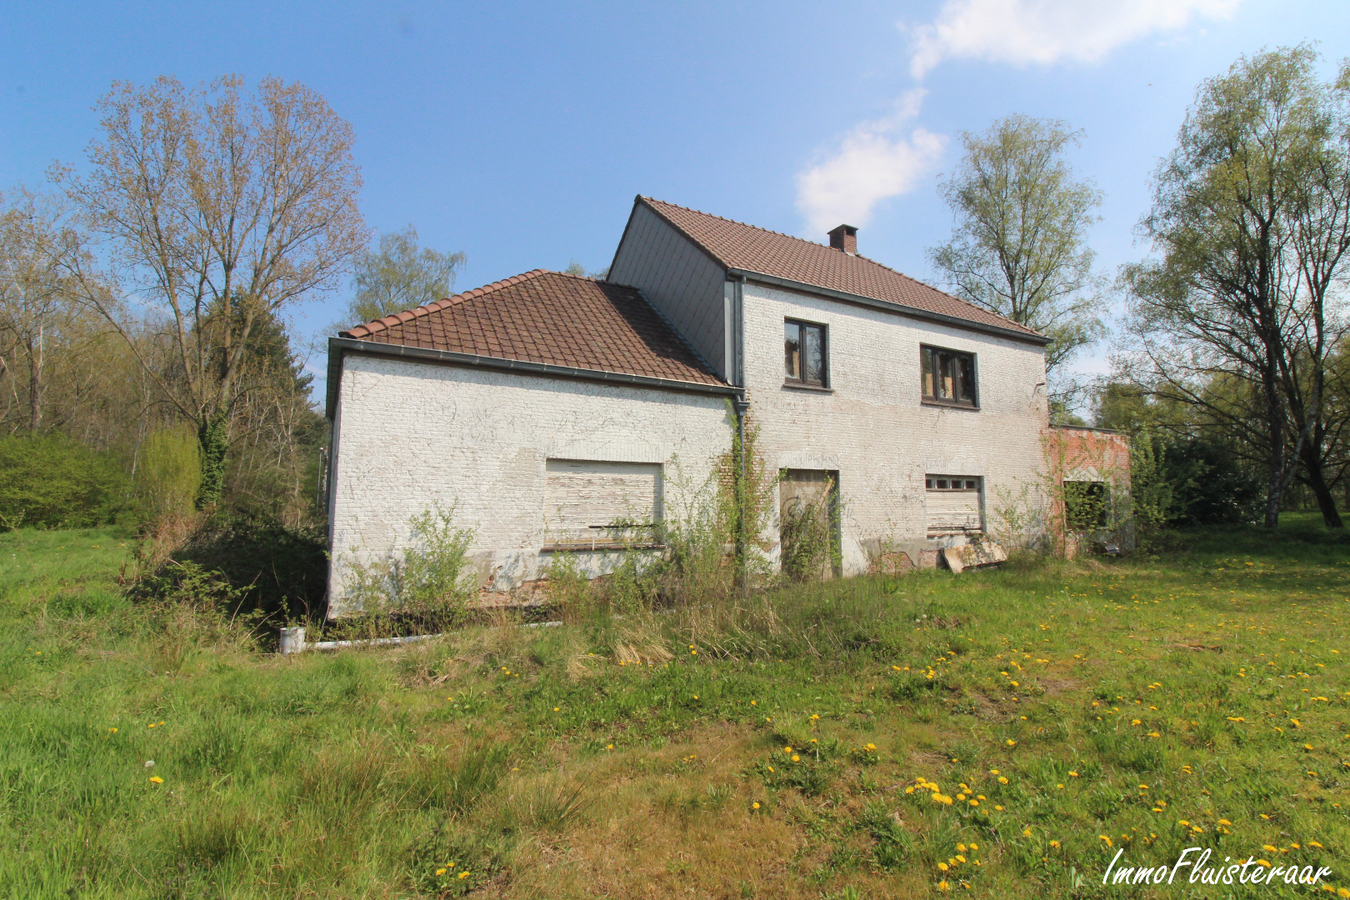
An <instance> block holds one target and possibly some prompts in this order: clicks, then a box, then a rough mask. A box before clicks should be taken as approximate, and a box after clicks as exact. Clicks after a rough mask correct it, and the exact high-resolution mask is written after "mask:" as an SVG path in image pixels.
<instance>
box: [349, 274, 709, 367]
mask: <svg viewBox="0 0 1350 900" xmlns="http://www.w3.org/2000/svg"><path fill="white" fill-rule="evenodd" d="M340 336H341V337H350V338H356V339H359V340H364V341H371V342H373V343H380V344H398V345H402V346H405V347H421V348H424V349H427V350H444V351H450V352H454V353H467V354H472V355H474V356H486V357H494V358H497V359H511V360H521V361H524V362H532V363H542V364H545V365H556V366H566V367H568V368H574V369H589V370H593V371H599V372H611V373H618V374H624V375H638V376H642V377H647V378H663V379H667V380H671V381H684V382H692V383H695V384H713V385H721V384H723V382H722V381H721V380H720V379H719V378H718V377H717V376H716V375H714V374H712V372H710V371H709V370H708V368H707V367H706V366H704V365H703V363H701V362H700V361H699V359H698V357H697V356H695V355H694V352H693V351H692V350H691V349H689V347H688V346H687V345H686V344H685V343H684V342H683V341H681V340H680V338H679V337H678V336H677V335H676V334H675V332H674V331H673V330H672V329H671V328H670V326H669V325H667V324H666V323H665V321H663V320H662V319H661V317H660V316H658V315H657V313H656V311H655V310H654V309H652V307H651V306H649V305H648V304H647V301H646V300H644V299H643V297H642V294H641V293H639V292H638V290H637V289H636V288H631V287H623V286H621V285H617V284H609V283H607V282H603V281H595V280H593V279H590V278H582V277H579V276H576V275H565V274H563V273H561V272H550V271H547V270H545V269H535V270H534V271H532V272H526V273H525V274H523V275H515V276H512V277H511V278H507V279H505V280H503V281H496V282H493V283H492V284H489V285H487V286H485V287H480V288H474V289H473V290H471V291H465V292H464V293H462V294H456V295H455V296H453V297H450V298H448V299H446V300H437V301H436V302H434V303H428V304H427V305H425V306H419V307H417V308H416V309H410V310H408V311H406V312H401V313H396V314H394V315H392V316H385V317H384V318H383V319H377V320H375V321H374V322H367V323H366V324H364V325H357V326H355V327H354V328H349V329H347V330H346V331H344V332H342V333H341V335H340Z"/></svg>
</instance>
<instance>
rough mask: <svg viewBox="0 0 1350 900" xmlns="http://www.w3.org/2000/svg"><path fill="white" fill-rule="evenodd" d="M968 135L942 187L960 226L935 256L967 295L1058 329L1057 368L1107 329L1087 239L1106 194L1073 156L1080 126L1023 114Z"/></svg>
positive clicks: (1049, 357) (1053, 333)
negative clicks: (1078, 174)
mask: <svg viewBox="0 0 1350 900" xmlns="http://www.w3.org/2000/svg"><path fill="white" fill-rule="evenodd" d="M962 142H963V144H964V147H965V155H964V156H963V157H962V159H961V162H960V164H959V165H958V166H957V168H956V170H955V171H954V172H953V173H952V174H951V175H950V176H949V177H947V178H945V179H944V180H943V181H942V182H941V183H940V184H939V188H938V190H939V192H940V193H941V195H942V197H943V199H945V200H946V201H947V204H948V205H949V206H950V207H951V209H952V213H953V215H954V216H955V218H956V227H955V229H954V231H953V234H952V238H951V240H950V241H948V242H947V243H945V244H943V245H941V246H939V247H933V248H931V249H930V250H929V251H928V255H929V259H930V260H931V261H932V263H933V265H934V266H935V267H936V268H937V269H938V271H939V272H940V273H941V274H942V275H944V276H945V277H946V279H947V280H948V282H949V283H950V284H951V286H952V290H953V292H954V293H955V294H956V295H957V296H959V297H962V298H963V299H966V300H969V301H971V302H972V303H977V304H979V305H980V306H983V307H985V308H987V309H990V310H993V311H994V312H996V313H999V314H1000V315H1004V316H1007V317H1008V318H1010V319H1012V320H1013V321H1014V322H1018V323H1020V324H1022V325H1026V326H1027V327H1028V328H1034V329H1036V330H1037V331H1040V332H1042V333H1043V334H1045V335H1046V336H1047V337H1050V338H1051V339H1052V342H1051V344H1050V345H1049V346H1048V347H1047V348H1046V353H1045V369H1046V372H1047V373H1053V372H1054V371H1055V370H1056V369H1057V368H1058V367H1059V366H1061V365H1062V364H1063V363H1064V362H1065V361H1067V360H1068V359H1069V358H1070V357H1071V356H1072V355H1073V354H1074V352H1075V351H1077V350H1079V349H1081V348H1082V347H1084V346H1086V345H1088V344H1091V343H1092V342H1093V341H1095V340H1096V339H1097V338H1098V337H1100V336H1101V334H1102V331H1103V329H1102V325H1101V320H1100V319H1099V318H1098V317H1097V310H1098V308H1099V300H1100V293H1101V280H1100V279H1099V278H1096V277H1095V276H1094V275H1093V271H1092V262H1093V258H1094V254H1093V252H1092V250H1091V249H1089V248H1088V246H1087V230H1088V228H1089V227H1090V226H1091V225H1092V223H1093V222H1095V221H1096V218H1097V217H1096V215H1095V212H1094V211H1095V210H1096V208H1097V207H1098V205H1100V203H1101V193H1100V192H1099V191H1098V190H1097V189H1096V188H1095V187H1094V186H1093V185H1092V183H1091V182H1089V181H1084V180H1081V179H1078V178H1075V177H1074V173H1073V170H1072V169H1071V168H1070V166H1069V164H1068V162H1067V161H1066V160H1065V159H1064V154H1065V151H1066V150H1068V148H1069V147H1071V146H1073V145H1075V144H1076V143H1077V142H1078V134H1077V133H1076V132H1073V131H1070V130H1069V129H1068V128H1067V127H1066V126H1065V125H1064V123H1062V122H1057V121H1051V120H1044V119H1032V118H1028V117H1026V116H1020V115H1014V116H1009V117H1007V118H1006V119H1001V120H999V121H997V122H995V123H994V124H993V126H992V127H991V128H990V129H989V130H988V131H987V132H985V133H984V134H971V133H969V132H967V133H966V134H964V135H963V136H962Z"/></svg>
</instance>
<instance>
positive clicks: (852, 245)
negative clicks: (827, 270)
mask: <svg viewBox="0 0 1350 900" xmlns="http://www.w3.org/2000/svg"><path fill="white" fill-rule="evenodd" d="M830 246H831V247H833V248H834V249H836V250H843V251H844V252H845V253H847V254H848V255H849V256H857V255H858V229H856V228H854V227H853V226H852V225H840V226H839V227H838V228H835V229H834V230H833V231H831V232H830Z"/></svg>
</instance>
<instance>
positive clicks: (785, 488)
mask: <svg viewBox="0 0 1350 900" xmlns="http://www.w3.org/2000/svg"><path fill="white" fill-rule="evenodd" d="M838 485H839V473H838V472H831V471H828V470H825V469H784V470H783V471H782V472H780V473H779V480H778V529H779V538H780V541H781V544H782V557H781V558H782V566H783V572H784V574H786V575H788V576H790V577H792V578H797V579H801V580H807V579H813V578H831V577H835V576H837V575H839V574H840V571H839V566H840V557H839V490H838Z"/></svg>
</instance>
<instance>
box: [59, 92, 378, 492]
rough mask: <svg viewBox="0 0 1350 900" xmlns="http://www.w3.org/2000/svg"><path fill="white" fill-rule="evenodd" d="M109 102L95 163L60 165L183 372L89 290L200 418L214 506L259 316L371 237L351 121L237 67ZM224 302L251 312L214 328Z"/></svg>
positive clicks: (315, 99)
mask: <svg viewBox="0 0 1350 900" xmlns="http://www.w3.org/2000/svg"><path fill="white" fill-rule="evenodd" d="M97 108H98V111H99V113H100V114H101V120H100V133H99V136H98V137H97V138H95V140H94V141H93V142H92V143H91V144H90V145H89V148H88V157H89V163H90V171H89V174H88V175H87V176H84V177H80V176H77V175H76V174H75V173H74V172H73V171H72V170H71V169H69V168H64V167H56V168H55V169H54V170H53V173H52V175H53V178H54V180H55V181H57V183H59V184H60V185H61V186H62V187H63V188H64V189H65V191H66V194H67V196H68V197H69V198H70V199H71V200H72V201H73V202H74V203H76V204H77V205H78V206H79V207H80V209H81V210H82V211H83V213H84V215H85V217H86V221H87V222H88V225H89V227H90V228H91V229H92V230H93V231H94V232H95V233H96V234H98V235H100V236H102V237H103V238H105V239H106V241H107V243H108V246H109V248H110V251H111V256H112V259H113V261H114V262H115V263H116V264H117V266H118V268H119V269H120V271H121V272H122V273H123V274H124V275H125V277H126V278H127V279H129V282H130V283H131V284H132V285H134V287H135V289H136V291H137V294H138V296H139V298H140V299H141V300H143V302H144V303H145V304H146V306H147V307H148V308H149V310H150V311H151V315H152V316H154V317H157V318H158V320H159V321H160V322H161V323H162V328H161V329H160V332H159V336H158V337H159V340H160V341H161V342H163V343H165V344H167V345H168V347H169V350H170V352H171V354H172V355H173V357H174V359H175V364H176V366H177V368H178V371H179V375H180V377H178V378H172V379H171V378H168V377H166V375H165V373H164V370H163V369H162V368H161V367H160V366H158V365H156V364H155V363H154V361H153V360H152V359H150V358H149V356H147V355H146V353H145V351H144V350H143V348H142V347H141V346H140V344H139V343H138V342H137V341H136V340H134V339H133V332H134V331H135V321H136V316H135V315H134V314H133V313H132V312H130V311H128V310H127V309H126V308H125V307H122V306H119V305H117V304H114V303H112V302H106V301H104V300H102V299H100V298H98V297H96V296H93V295H91V296H90V297H89V298H88V299H89V300H90V302H91V303H93V304H94V305H95V307H96V308H97V309H98V310H99V311H100V312H101V313H102V314H103V315H104V316H105V317H106V318H107V320H108V321H109V322H110V323H111V324H112V326H113V327H114V328H115V329H116V330H117V331H118V332H120V333H121V334H122V335H123V336H124V337H125V338H126V340H127V344H128V346H129V347H131V348H132V349H133V351H134V352H135V353H136V355H137V358H138V360H140V362H141V364H142V367H143V369H144V371H145V372H146V373H147V375H148V377H149V378H151V379H152V380H153V381H154V382H155V383H156V386H157V388H158V389H159V391H160V392H161V393H162V394H163V396H164V397H166V398H167V399H168V401H169V402H170V403H172V404H173V406H174V407H176V409H177V410H178V412H179V413H180V414H181V415H182V416H184V417H185V418H187V419H188V420H190V421H191V422H193V423H194V424H195V425H196V427H197V430H198V436H199V441H200V444H201V460H202V475H203V477H202V483H201V489H200V496H199V502H200V503H201V504H203V505H209V504H212V503H215V502H216V501H217V500H218V499H219V497H220V492H221V488H222V484H223V477H224V467H225V454H226V448H227V446H228V443H229V432H230V425H231V417H232V414H233V411H234V408H235V401H236V398H237V396H238V393H239V389H240V384H239V377H238V375H239V371H240V368H241V365H242V364H243V361H244V359H245V356H246V354H247V353H248V348H249V345H250V340H251V338H252V337H253V334H254V329H255V326H256V324H257V323H258V322H260V321H262V320H263V319H264V318H265V317H266V316H277V315H280V314H281V313H282V312H283V311H284V310H285V309H287V308H288V307H290V306H291V305H292V304H295V303H297V302H301V301H304V300H306V299H309V298H312V297H315V296H317V295H319V294H321V293H323V292H324V291H326V290H329V289H331V288H334V287H336V286H337V284H338V282H339V280H340V279H341V277H342V276H343V275H344V274H345V273H346V271H347V269H348V266H349V265H350V263H351V261H352V258H353V257H354V256H355V255H356V254H357V253H358V252H359V251H360V250H361V249H362V247H364V245H365V242H366V238H367V233H366V230H365V226H364V223H363V221H362V218H361V213H360V210H359V209H358V208H357V204H356V200H357V195H358V193H359V191H360V187H361V177H360V174H359V172H358V170H357V166H356V164H355V162H354V160H353V159H352V152H351V148H352V142H353V134H352V130H351V126H350V125H348V124H347V122H346V121H344V120H343V119H342V118H341V117H340V116H338V115H337V114H336V113H335V112H334V111H333V110H332V109H331V108H330V107H329V106H328V104H327V103H326V102H325V101H324V100H323V98H322V97H320V96H319V95H318V94H317V93H315V92H314V91H313V90H311V89H309V88H307V87H305V86H304V85H301V84H287V83H285V82H283V81H281V80H280V79H277V78H265V79H263V80H262V81H261V82H260V84H259V85H258V87H257V89H256V91H252V92H250V91H247V90H246V89H245V87H244V83H243V81H242V79H240V78H238V77H224V78H218V79H216V80H215V81H212V82H210V83H209V84H203V85H201V86H199V87H196V88H192V89H187V88H184V87H183V86H182V85H181V84H180V83H179V82H178V81H177V80H175V79H173V78H167V77H162V78H159V79H157V80H156V81H155V82H153V83H152V84H150V85H134V84H127V83H120V82H119V83H116V84H114V86H113V90H112V91H111V92H110V93H109V94H108V95H107V96H105V97H104V98H103V99H102V100H101V101H100V103H99V104H98V107H97ZM225 304H236V305H237V307H238V310H239V315H237V316H229V317H226V320H225V321H227V322H228V323H229V327H227V328H224V329H217V330H215V332H214V333H213V330H212V329H207V328H204V327H203V326H204V324H205V322H206V319H207V318H208V317H209V316H210V315H211V313H212V311H213V310H215V309H218V308H220V307H221V306H223V305H225ZM208 334H211V337H210V341H211V344H210V345H208Z"/></svg>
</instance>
